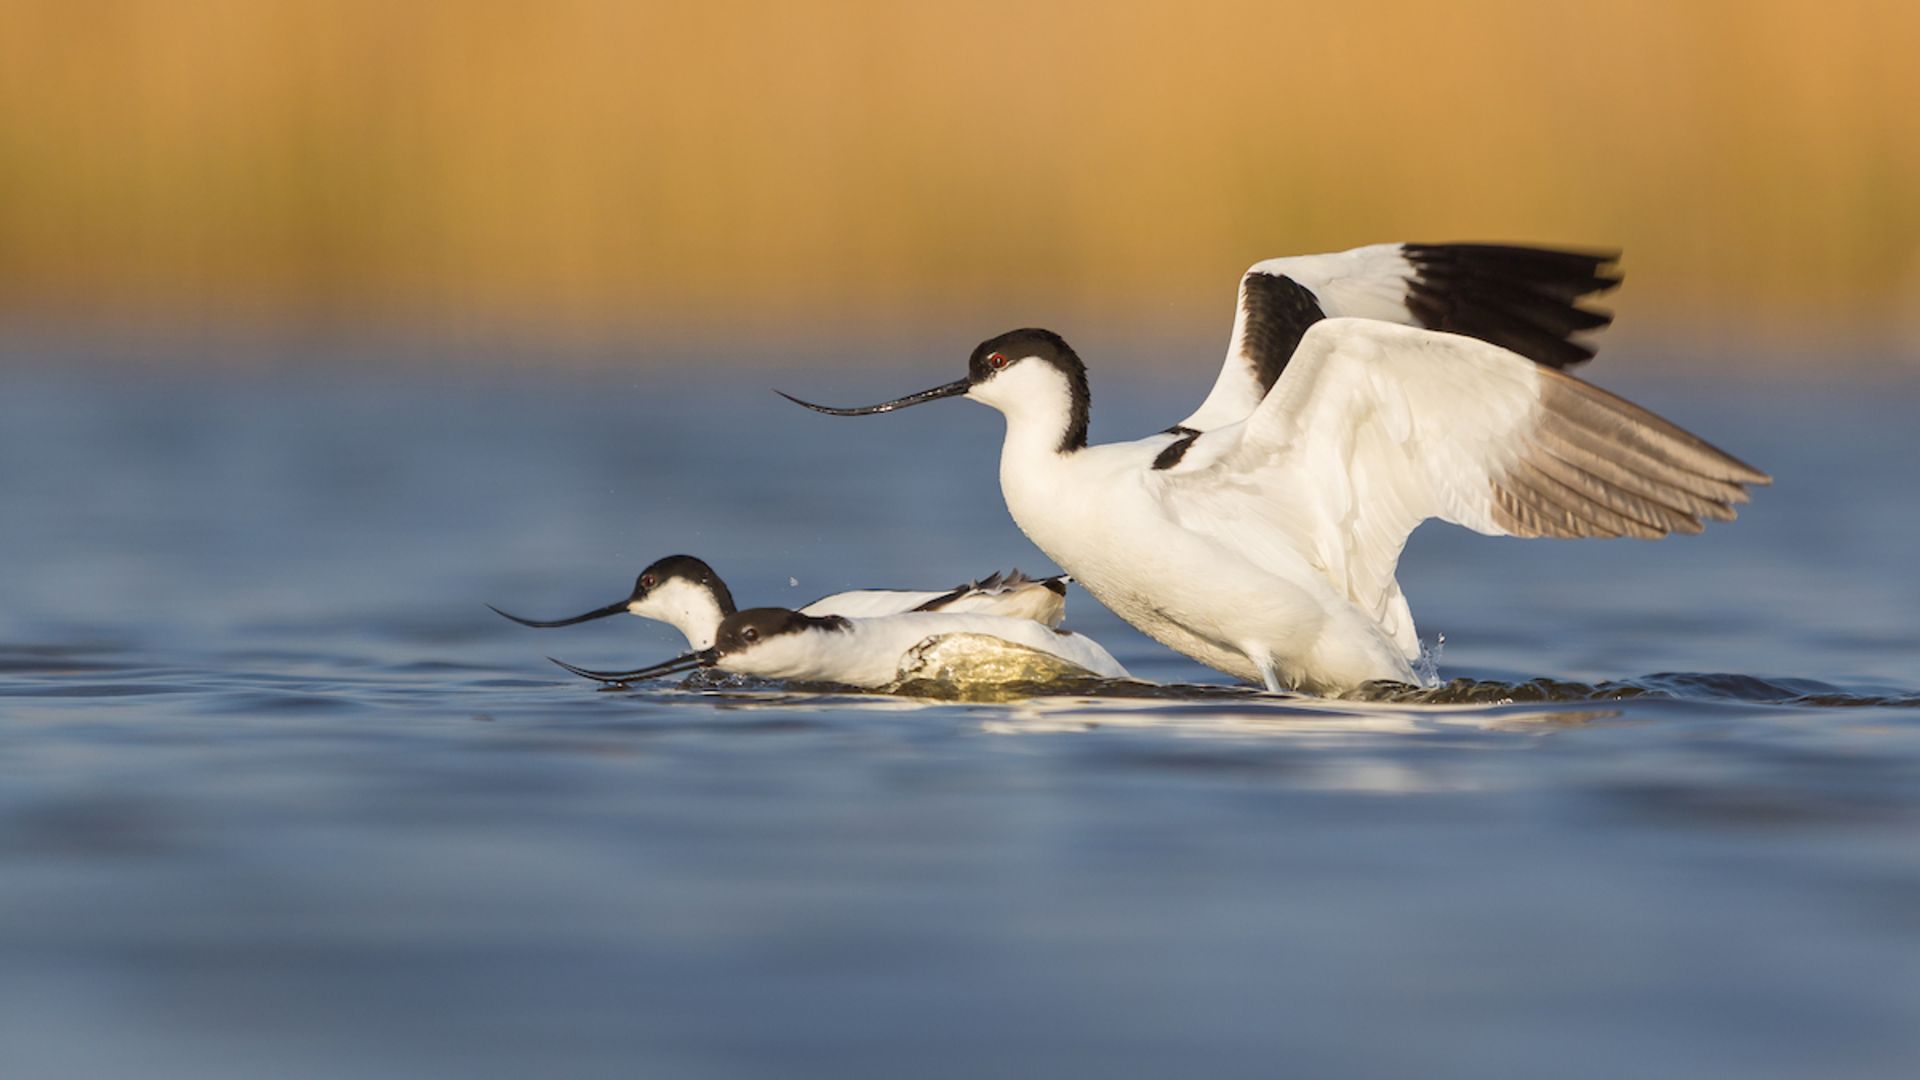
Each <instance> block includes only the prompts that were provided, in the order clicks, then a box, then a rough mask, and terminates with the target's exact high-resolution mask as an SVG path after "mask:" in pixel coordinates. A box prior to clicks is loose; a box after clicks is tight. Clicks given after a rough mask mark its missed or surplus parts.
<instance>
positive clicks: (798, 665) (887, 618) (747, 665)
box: [719, 612, 1130, 689]
mask: <svg viewBox="0 0 1920 1080" xmlns="http://www.w3.org/2000/svg"><path fill="white" fill-rule="evenodd" d="M950 634H973V635H979V636H981V637H985V638H993V639H998V640H1000V641H1008V642H1012V643H1013V644H1015V645H1022V646H1025V647H1027V648H1029V649H1033V650H1036V651H1038V652H1043V653H1046V654H1048V655H1050V656H1053V657H1056V658H1058V659H1061V660H1064V661H1066V662H1067V663H1070V664H1073V665H1074V666H1076V667H1079V668H1082V669H1084V670H1086V671H1087V672H1089V673H1091V674H1094V675H1098V676H1101V677H1103V678H1110V679H1125V678H1129V677H1130V676H1129V675H1128V674H1127V669H1126V668H1124V667H1122V666H1121V665H1120V662H1119V661H1118V660H1115V659H1114V658H1113V656H1112V654H1110V653H1108V652H1107V650H1105V649H1103V648H1101V647H1100V643H1099V642H1096V641H1094V640H1093V639H1092V638H1089V637H1086V636H1084V635H1081V634H1073V633H1067V632H1064V631H1060V630H1053V629H1050V628H1048V627H1046V626H1042V625H1041V624H1039V623H1037V622H1034V621H1033V620H1032V619H1026V618H1013V617H1010V616H1006V615H981V614H949V613H945V612H909V613H906V614H900V615H882V616H873V617H852V616H849V617H847V618H846V625H845V627H844V628H843V629H812V630H808V631H805V632H803V633H793V634H781V635H778V636H775V637H769V638H767V639H765V640H764V641H761V642H759V643H758V644H756V645H754V646H752V647H751V648H748V649H744V650H741V651H739V652H734V653H730V654H725V655H723V656H722V657H721V659H720V662H719V667H721V668H722V669H723V670H726V671H731V672H735V673H737V674H742V675H758V676H761V677H763V678H770V679H794V680H798V681H802V682H833V683H844V684H846V685H848V686H859V687H865V688H868V689H878V688H881V687H885V686H888V685H891V684H892V683H894V682H895V681H896V680H897V679H898V677H899V672H900V665H901V661H902V660H903V659H905V658H906V656H907V654H908V653H909V652H911V651H912V650H913V649H915V648H916V647H918V646H919V645H921V644H922V643H924V642H926V641H927V640H929V639H931V638H936V637H941V636H943V635H950Z"/></svg>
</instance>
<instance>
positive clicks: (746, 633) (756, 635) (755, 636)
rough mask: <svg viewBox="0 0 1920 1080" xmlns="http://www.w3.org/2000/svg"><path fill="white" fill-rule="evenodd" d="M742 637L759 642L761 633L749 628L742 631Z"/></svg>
mask: <svg viewBox="0 0 1920 1080" xmlns="http://www.w3.org/2000/svg"><path fill="white" fill-rule="evenodd" d="M740 636H741V637H743V638H746V639H747V640H748V641H759V640H760V631H758V630H755V629H754V628H753V627H751V626H749V627H747V628H746V629H745V630H742V631H740Z"/></svg>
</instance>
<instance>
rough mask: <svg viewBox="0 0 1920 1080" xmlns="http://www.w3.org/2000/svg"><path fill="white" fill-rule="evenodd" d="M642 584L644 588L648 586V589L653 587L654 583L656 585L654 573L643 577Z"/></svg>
mask: <svg viewBox="0 0 1920 1080" xmlns="http://www.w3.org/2000/svg"><path fill="white" fill-rule="evenodd" d="M640 585H641V587H642V588H647V589H651V588H653V585H654V581H653V575H652V574H648V575H646V576H645V577H643V578H641V579H640Z"/></svg>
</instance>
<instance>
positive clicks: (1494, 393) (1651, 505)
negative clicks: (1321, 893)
mask: <svg viewBox="0 0 1920 1080" xmlns="http://www.w3.org/2000/svg"><path fill="white" fill-rule="evenodd" d="M1607 261H1608V258H1607V257H1605V256H1599V255H1588V254H1577V253H1576V254H1569V253H1561V252H1543V251H1533V250H1532V249H1516V248H1483V247H1478V246H1473V245H1438V246H1432V245H1428V246H1422V245H1390V246H1381V247H1375V248H1360V249H1356V250H1355V251H1350V252H1342V253H1339V254H1336V255H1327V256H1308V257H1304V258H1300V259H1289V260H1273V261H1271V262H1268V263H1262V264H1259V265H1258V266H1256V267H1255V270H1254V272H1252V273H1250V274H1249V276H1248V278H1246V279H1243V282H1242V289H1241V304H1240V308H1239V313H1238V315H1237V317H1236V319H1235V325H1234V334H1233V344H1232V346H1231V347H1230V348H1229V351H1228V358H1227V363H1226V366H1225V368H1224V369H1223V371H1222V372H1221V375H1220V378H1219V380H1218V381H1217V382H1216V383H1215V385H1214V388H1213V391H1212V392H1211V393H1210V394H1209V395H1208V397H1207V399H1206V402H1205V403H1204V404H1203V405H1202V406H1201V408H1200V409H1199V410H1198V411H1197V412H1195V413H1194V415H1193V416H1191V417H1189V418H1188V420H1187V421H1186V422H1184V423H1183V424H1182V425H1179V426H1177V427H1176V428H1174V429H1171V430H1169V431H1167V432H1162V433H1160V434H1157V435H1153V436H1149V437H1147V438H1145V439H1140V440H1136V441H1133V442H1124V443H1111V444H1106V445H1100V446H1089V445H1087V441H1086V421H1087V413H1088V406H1089V397H1088V393H1087V382H1086V368H1085V365H1084V364H1082V363H1081V361H1080V358H1079V356H1078V355H1077V354H1075V353H1074V351H1073V349H1072V348H1071V347H1070V346H1068V345H1067V343H1066V341H1065V340H1063V339H1062V338H1061V337H1060V336H1059V335H1058V334H1055V333H1052V332H1051V331H1047V330H1037V329H1027V330H1015V331H1010V332H1008V333H1006V334H1002V335H999V336H997V337H994V338H990V339H988V340H987V341H985V342H982V343H981V344H980V345H979V346H978V347H977V348H976V349H975V350H974V353H973V355H972V357H971V359H970V361H969V365H968V374H967V377H966V378H964V379H961V380H958V381H956V382H953V383H948V384H946V385H944V386H940V387H936V388H934V389H932V390H927V391H923V392H921V393H919V394H914V395H910V396H909V397H906V398H901V399H898V400H896V401H893V402H886V403H883V404H881V405H876V406H866V407H862V408H855V409H829V408H825V407H822V406H817V405H810V404H808V403H806V402H800V404H803V405H807V407H809V408H812V409H815V410H816V411H821V412H827V413H831V414H836V415H866V414H871V413H877V412H886V411H890V410H892V409H896V408H901V407H906V406H910V405H916V404H920V403H922V402H926V401H932V400H936V399H938V398H942V397H959V396H965V397H969V398H972V399H973V400H975V401H979V402H981V403H983V404H986V405H990V406H992V407H993V408H995V409H997V410H999V411H1000V412H1001V413H1002V414H1003V415H1004V416H1005V417H1006V421H1007V431H1006V438H1005V441H1004V443H1003V445H1002V449H1001V457H1000V486H1001V492H1002V494H1003V495H1004V496H1005V498H1006V503H1007V508H1008V509H1009V510H1010V511H1011V512H1012V514H1013V517H1014V520H1015V521H1016V522H1017V523H1018V524H1019V526H1020V528H1021V530H1022V531H1024V532H1025V533H1026V534H1027V536H1028V537H1029V538H1031V539H1032V540H1033V541H1034V543H1035V544H1037V545H1038V546H1039V547H1040V549H1041V550H1042V551H1045V552H1046V553H1047V554H1048V555H1049V556H1050V557H1052V558H1053V559H1054V560H1055V562H1057V563H1058V564H1059V565H1060V566H1062V567H1064V568H1065V569H1066V570H1067V571H1068V572H1070V573H1071V574H1073V576H1074V578H1075V580H1077V581H1078V582H1080V584H1081V585H1082V586H1083V587H1084V588H1086V589H1087V590H1088V591H1089V592H1091V593H1093V595H1094V596H1095V598H1097V599H1098V600H1100V602H1101V603H1103V604H1106V605H1107V606H1108V607H1109V608H1112V609H1113V610H1114V612H1115V613H1117V614H1119V615H1120V616H1121V617H1122V618H1124V619H1126V620H1127V621H1128V622H1130V623H1132V624H1133V625H1134V626H1135V627H1138V628H1139V629H1140V630H1142V631H1143V632H1145V633H1146V634H1148V635H1149V636H1151V637H1153V638H1155V639H1156V640H1158V641H1160V642H1162V643H1164V644H1166V645H1168V646H1170V647H1172V648H1174V649H1176V650H1178V651H1180V652H1182V653H1185V654H1186V655H1188V656H1191V657H1193V658H1195V659H1197V660H1199V661H1201V662H1202V663H1205V664H1208V665H1210V666H1212V667H1215V668H1218V669H1220V670H1222V671H1226V672H1229V673H1231V674H1233V675H1236V676H1239V677H1241V678H1244V679H1248V680H1251V681H1256V682H1261V683H1264V684H1265V685H1266V686H1267V687H1268V688H1269V689H1272V690H1281V689H1296V690H1305V691H1308V692H1313V693H1335V692H1340V691H1343V690H1347V689H1351V688H1354V687H1357V686H1359V685H1361V684H1363V683H1366V682H1370V681H1374V680H1393V681H1400V682H1410V681H1413V678H1414V676H1413V669H1412V666H1411V662H1412V661H1413V660H1414V659H1416V658H1417V656H1418V650H1419V642H1418V639H1417V637H1416V635H1415V632H1414V626H1413V619H1412V615H1411V613H1410V612H1409V610H1408V608H1407V603H1406V599H1405V597H1404V596H1403V595H1402V593H1401V591H1400V586H1399V584H1398V582H1397V581H1396V580H1395V577H1394V574H1395V569H1396V567H1397V564H1398V562H1399V557H1400V552H1401V549H1402V547H1403V546H1404V545H1405V543H1406V539H1407V536H1408V535H1409V534H1410V533H1411V532H1412V530H1413V529H1414V528H1415V527H1416V526H1418V525H1419V524H1420V523H1421V522H1423V521H1426V520H1428V519H1432V518H1438V519H1440V520H1443V521H1448V522H1451V523H1454V524H1457V525H1463V526H1465V527H1467V528H1470V529H1473V530H1475V531H1477V532H1481V533H1486V534H1489V535H1505V536H1551V537H1612V536H1640V537H1656V536H1664V535H1666V534H1668V533H1670V532H1675V531H1680V532H1697V531H1699V529H1700V528H1701V525H1702V522H1703V520H1706V519H1717V520H1726V519H1730V518H1732V517H1733V516H1734V507H1735V505H1736V504H1738V503H1742V502H1745V501H1746V498H1747V494H1746V490H1745V488H1746V486H1748V485H1753V484H1765V483H1768V482H1769V478H1768V477H1767V476H1766V474H1765V473H1762V472H1760V471H1759V470H1757V469H1754V468H1753V467H1752V466H1749V465H1747V464H1745V463H1743V462H1741V461H1739V460H1737V459H1735V458H1733V457H1731V456H1729V455H1727V454H1725V453H1723V452H1721V451H1719V450H1717V449H1715V448H1714V447H1712V446H1710V445H1708V444H1707V443H1705V442H1703V441H1702V440H1700V439H1698V438H1696V437H1695V436H1693V435H1691V434H1689V433H1687V432H1685V431H1683V430H1681V429H1680V428H1678V427H1675V426H1674V425H1672V424H1670V423H1668V422H1667V421H1665V420H1662V419H1660V418H1659V417H1657V416H1654V415H1653V414H1652V413H1649V412H1647V411H1646V410H1644V409H1641V408H1639V407H1638V406H1635V405H1633V404H1631V403H1629V402H1626V401H1623V400H1622V399H1620V398H1618V397H1615V396H1614V395H1612V394H1609V393H1607V392H1606V391H1604V390H1601V389H1599V388H1597V387H1594V386H1592V385H1590V384H1587V383H1585V382H1582V381H1581V380H1579V379H1577V378H1575V377H1573V376H1571V375H1568V374H1565V373H1564V372H1562V371H1560V370H1558V368H1559V367H1561V366H1564V365H1566V364H1571V363H1576V362H1578V361H1579V360H1581V359H1584V358H1585V357H1586V356H1588V355H1590V351H1589V350H1587V349H1586V347H1585V346H1584V345H1580V344H1579V343H1577V342H1576V341H1574V340H1573V335H1574V334H1575V333H1577V332H1579V331H1581V330H1583V329H1597V328H1598V326H1599V325H1603V324H1604V323H1605V321H1606V316H1605V315H1603V314H1601V313H1598V312H1590V311H1585V309H1582V308H1579V307H1578V306H1577V302H1578V301H1579V300H1580V299H1581V298H1583V297H1585V296H1588V295H1590V294H1592V293H1593V292H1595V291H1598V290H1600V289H1604V288H1606V287H1609V286H1610V285H1611V284H1612V282H1613V280H1614V279H1612V278H1610V277H1607V276H1606V275H1605V274H1604V273H1602V267H1603V266H1604V264H1605V263H1606V262H1607ZM1262 267H1265V268H1267V269H1265V270H1263V269H1261V268H1262ZM1282 269H1283V270H1284V272H1283V273H1274V272H1272V271H1274V270H1282ZM1268 279H1284V281H1279V280H1275V281H1269V280H1268ZM1249 297H1253V300H1252V301H1251V302H1249V299H1248V298H1249ZM1309 297H1311V298H1312V302H1311V303H1308V298H1309ZM1316 308H1317V309H1318V311H1319V314H1315V310H1314V309H1316ZM1582 312H1584V314H1582ZM1448 320H1452V325H1453V326H1454V327H1455V328H1456V329H1468V330H1471V331H1473V333H1474V334H1476V335H1481V336H1484V337H1487V338H1493V339H1495V340H1494V341H1490V340H1482V338H1481V336H1468V335H1466V334H1461V333H1455V332H1452V331H1451V330H1440V329H1429V328H1427V327H1426V326H1424V325H1422V324H1424V323H1426V322H1433V323H1436V324H1446V323H1447V322H1448ZM1556 320H1557V321H1556ZM1408 323H1412V324H1414V325H1407V324H1408ZM1296 329H1297V330H1298V333H1297V335H1296V334H1295V333H1294V331H1295V330H1296ZM1498 340H1505V341H1508V342H1511V343H1512V344H1514V345H1517V346H1520V347H1524V348H1527V349H1530V350H1531V352H1530V353H1526V354H1523V353H1521V352H1516V351H1514V350H1513V349H1512V348H1509V347H1505V346H1504V345H1502V344H1498V343H1495V341H1498ZM1289 342H1291V345H1290V346H1289V344H1288V343H1289ZM1282 349H1285V350H1287V351H1286V355H1285V356H1284V357H1279V356H1278V352H1279V351H1280V350H1282ZM796 400H797V399H796Z"/></svg>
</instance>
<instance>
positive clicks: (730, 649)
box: [713, 607, 848, 656]
mask: <svg viewBox="0 0 1920 1080" xmlns="http://www.w3.org/2000/svg"><path fill="white" fill-rule="evenodd" d="M847 627H848V623H847V620H845V619H843V618H841V617H840V616H838V615H819V616H816V615H802V614H800V613H799V612H797V611H789V610H788V609H786V608H777V607H761V608H748V609H747V610H745V611H738V612H735V613H733V614H732V615H729V616H727V617H726V618H724V619H722V620H720V629H719V630H718V631H717V632H715V634H714V637H713V647H714V649H715V650H716V651H718V652H719V653H720V654H721V655H723V656H724V655H726V654H728V653H737V652H740V651H741V650H743V649H750V648H752V647H753V646H755V645H758V644H760V643H761V642H763V641H765V640H767V639H768V638H773V637H779V636H780V635H782V634H795V633H801V632H804V631H807V630H845V629H847Z"/></svg>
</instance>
